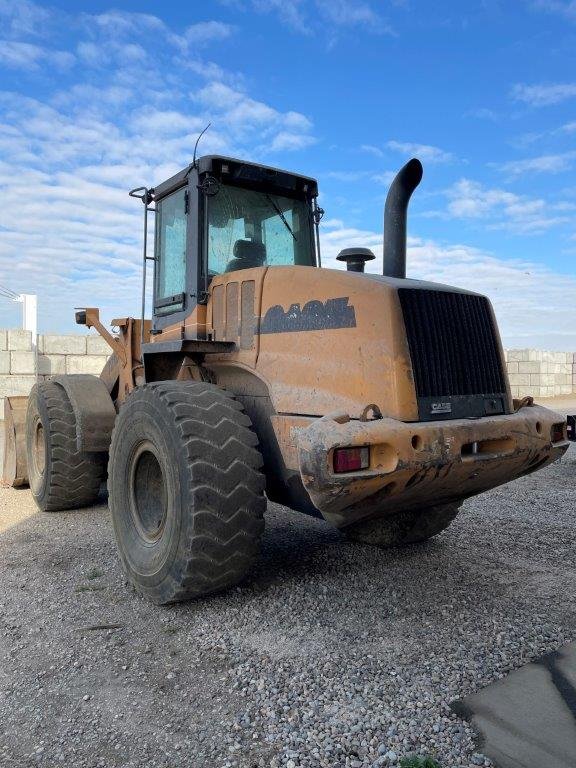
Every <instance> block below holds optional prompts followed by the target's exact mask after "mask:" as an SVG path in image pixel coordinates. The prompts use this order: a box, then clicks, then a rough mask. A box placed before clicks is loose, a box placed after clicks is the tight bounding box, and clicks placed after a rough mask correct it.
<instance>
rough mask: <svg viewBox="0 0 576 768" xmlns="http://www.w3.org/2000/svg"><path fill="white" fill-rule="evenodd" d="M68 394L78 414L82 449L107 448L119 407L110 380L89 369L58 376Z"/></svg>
mask: <svg viewBox="0 0 576 768" xmlns="http://www.w3.org/2000/svg"><path fill="white" fill-rule="evenodd" d="M52 381H53V382H54V383H55V384H58V385H59V386H60V387H62V389H63V390H64V391H65V392H66V394H67V395H68V398H69V400H70V404H71V405H72V409H73V411H74V416H75V417H76V446H77V448H78V450H79V451H87V452H94V453H96V452H98V453H99V452H102V451H107V450H108V449H109V447H110V440H111V439H112V430H113V428H114V421H115V420H116V409H115V408H114V403H113V402H112V398H111V397H110V393H109V392H108V388H107V386H106V384H105V383H104V382H103V381H102V379H99V378H98V377H97V376H91V375H90V374H88V373H78V374H68V375H66V376H54V377H53V378H52Z"/></svg>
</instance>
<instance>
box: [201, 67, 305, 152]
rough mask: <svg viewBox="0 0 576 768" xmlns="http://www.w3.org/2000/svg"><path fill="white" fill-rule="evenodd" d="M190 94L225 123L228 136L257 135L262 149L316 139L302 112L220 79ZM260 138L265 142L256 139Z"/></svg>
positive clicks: (291, 147)
mask: <svg viewBox="0 0 576 768" xmlns="http://www.w3.org/2000/svg"><path fill="white" fill-rule="evenodd" d="M191 98H192V99H193V100H194V101H197V102H199V103H200V104H201V105H202V106H203V107H204V110H205V113H206V115H208V116H209V117H210V119H211V120H213V121H214V123H215V124H217V125H222V126H225V127H226V131H227V132H229V133H230V135H231V136H232V135H234V134H235V135H236V136H238V137H241V138H242V139H244V140H245V139H246V138H247V137H248V136H253V137H254V138H256V136H258V138H259V140H260V141H259V143H258V146H259V148H260V151H262V152H266V151H269V152H281V151H291V150H298V149H304V148H305V147H309V146H311V145H312V144H314V143H316V141H317V140H316V138H315V137H314V136H313V135H312V134H311V133H310V131H311V128H312V123H311V121H310V120H309V119H308V118H307V117H306V116H305V115H302V114H300V113H299V112H294V111H289V112H279V111H278V110H276V109H274V108H273V107H271V106H269V105H268V104H265V103H264V102H262V101H257V100H256V99H252V98H251V97H250V96H248V95H247V94H246V93H245V92H244V91H241V90H239V89H236V88H232V87H230V86H229V85H226V84H224V83H221V82H212V83H208V85H206V86H205V87H204V88H201V89H200V90H199V91H197V92H196V93H194V94H191ZM262 140H265V143H260V142H261V141H262Z"/></svg>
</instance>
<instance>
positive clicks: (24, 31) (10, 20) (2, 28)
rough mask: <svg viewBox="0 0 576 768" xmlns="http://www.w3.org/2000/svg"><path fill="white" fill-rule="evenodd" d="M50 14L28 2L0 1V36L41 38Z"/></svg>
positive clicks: (45, 9)
mask: <svg viewBox="0 0 576 768" xmlns="http://www.w3.org/2000/svg"><path fill="white" fill-rule="evenodd" d="M51 18H52V14H51V12H50V11H48V9H47V8H42V7H41V6H39V5H37V4H36V3H32V2H29V0H0V34H1V35H6V36H9V37H20V36H22V35H32V36H35V35H38V36H43V35H44V33H45V32H46V25H47V24H48V22H49V21H50V20H51Z"/></svg>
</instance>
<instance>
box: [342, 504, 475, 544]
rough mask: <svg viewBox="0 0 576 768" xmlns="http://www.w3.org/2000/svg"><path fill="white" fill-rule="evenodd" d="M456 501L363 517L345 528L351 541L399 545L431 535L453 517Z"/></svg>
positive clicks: (436, 533) (442, 527)
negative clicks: (386, 515)
mask: <svg viewBox="0 0 576 768" xmlns="http://www.w3.org/2000/svg"><path fill="white" fill-rule="evenodd" d="M460 506H461V505H460V504H443V505H441V506H437V507H427V508H425V509H412V510H408V511H404V512H398V513H397V514H395V515H391V516H390V517H382V518H377V519H374V520H366V521H362V522H360V523H356V524H354V525H351V526H349V527H348V528H345V529H344V530H343V531H342V533H344V534H345V535H346V536H347V537H348V538H349V539H350V540H351V541H357V542H360V543H362V544H371V545H373V546H375V547H382V548H385V549H386V548H388V547H401V546H405V545H407V544H417V543H419V542H422V541H427V540H428V539H431V538H432V536H437V535H438V534H439V533H441V532H442V531H444V530H445V529H446V528H448V526H449V525H450V523H451V522H452V521H453V520H454V519H455V518H456V516H457V514H458V512H459V510H460Z"/></svg>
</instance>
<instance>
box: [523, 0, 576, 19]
mask: <svg viewBox="0 0 576 768" xmlns="http://www.w3.org/2000/svg"><path fill="white" fill-rule="evenodd" d="M532 6H533V7H534V8H536V9H537V10H541V11H548V12H549V13H557V14H559V15H560V16H564V18H566V19H569V20H570V21H576V2H574V0H567V2H565V1H564V0H533V2H532Z"/></svg>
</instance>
